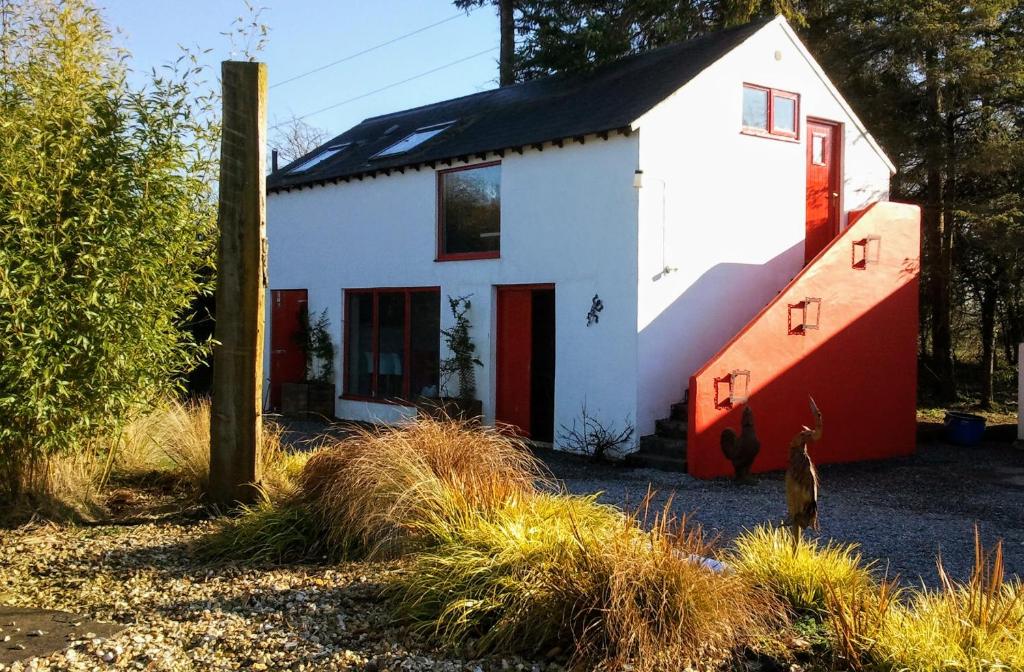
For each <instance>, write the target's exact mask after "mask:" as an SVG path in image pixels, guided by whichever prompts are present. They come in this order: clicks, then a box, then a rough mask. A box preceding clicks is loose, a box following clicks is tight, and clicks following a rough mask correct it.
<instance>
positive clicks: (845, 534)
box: [544, 444, 1024, 585]
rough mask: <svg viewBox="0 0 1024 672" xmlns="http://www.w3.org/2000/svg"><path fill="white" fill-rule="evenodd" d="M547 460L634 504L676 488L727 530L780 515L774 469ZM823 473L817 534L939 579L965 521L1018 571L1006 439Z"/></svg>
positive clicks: (956, 565) (1021, 522)
mask: <svg viewBox="0 0 1024 672" xmlns="http://www.w3.org/2000/svg"><path fill="white" fill-rule="evenodd" d="M544 459H545V461H546V462H547V463H548V466H549V467H550V468H551V470H552V471H553V472H554V474H555V476H556V477H558V478H559V479H561V480H563V481H564V483H565V485H566V487H567V488H568V489H569V490H570V491H571V492H574V493H579V494H585V493H593V492H602V493H604V494H603V495H602V496H601V499H602V501H605V502H608V503H611V504H616V505H619V506H624V507H627V508H629V507H630V506H633V507H635V506H636V504H637V502H638V500H639V499H640V498H641V497H643V495H644V494H645V493H646V491H647V487H648V485H650V486H651V487H652V488H653V489H655V490H657V491H658V497H657V500H656V501H657V502H658V503H659V504H661V503H663V502H664V498H665V497H666V496H667V495H668V494H669V493H670V492H674V493H675V500H674V503H673V509H674V510H675V511H676V512H677V513H679V514H683V513H688V514H691V519H693V520H696V521H699V522H700V523H702V524H703V525H704V526H705V528H706V529H709V530H711V531H714V532H715V533H718V534H721V535H722V537H723V538H726V539H728V538H729V537H732V536H734V535H736V534H737V533H738V532H740V531H741V530H742V529H744V528H746V527H752V526H754V525H757V524H759V523H763V522H776V523H780V522H782V520H783V519H784V518H785V516H786V499H785V490H784V484H783V475H782V473H774V474H764V475H761V476H760V477H759V482H758V483H757V484H756V485H750V486H739V485H735V484H734V483H732V482H731V481H728V480H724V479H718V480H712V481H700V480H697V479H694V478H692V477H690V476H688V475H686V474H674V473H669V472H661V471H655V470H651V469H634V470H630V469H625V468H618V467H612V466H597V465H591V464H590V463H588V462H585V461H582V460H580V459H579V458H574V457H570V456H565V455H562V454H557V453H550V452H547V453H545V455H544ZM819 471H820V481H821V497H820V513H821V516H820V523H821V530H820V534H821V536H822V537H825V538H829V537H831V538H833V539H836V540H842V541H847V542H856V543H858V544H860V546H861V549H862V551H863V553H864V555H865V557H867V558H869V559H873V560H877V561H879V563H881V566H882V567H883V568H884V567H885V566H886V563H888V568H889V574H890V575H893V574H899V575H900V576H901V577H902V578H903V579H904V580H905V581H908V582H913V583H916V582H918V581H919V577H920V579H923V580H924V581H925V582H926V583H927V584H929V585H935V584H936V583H937V581H938V577H937V573H936V569H935V555H936V553H937V552H938V551H940V550H941V552H942V558H943V563H944V565H945V567H946V570H947V571H949V572H950V573H951V574H952V575H953V576H956V577H965V576H966V575H967V574H968V573H969V572H970V569H971V566H972V564H973V529H974V525H975V523H977V524H978V526H979V528H980V530H981V533H982V538H983V540H984V541H985V543H986V544H990V543H993V542H994V541H995V540H996V539H998V538H1002V539H1003V543H1004V553H1005V561H1006V570H1007V573H1008V574H1010V573H1015V574H1017V575H1018V576H1024V451H1021V450H1015V449H1014V448H1012V447H1009V446H1008V445H1007V444H986V445H984V446H982V447H979V448H958V447H953V446H948V445H943V444H937V445H927V446H922V447H920V448H919V450H918V453H917V454H916V455H914V456H912V457H909V458H901V459H894V460H887V461H883V462H862V463H857V464H846V465H826V466H823V467H821V468H820V469H819Z"/></svg>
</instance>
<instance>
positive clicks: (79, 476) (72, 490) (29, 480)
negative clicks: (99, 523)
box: [0, 447, 104, 521]
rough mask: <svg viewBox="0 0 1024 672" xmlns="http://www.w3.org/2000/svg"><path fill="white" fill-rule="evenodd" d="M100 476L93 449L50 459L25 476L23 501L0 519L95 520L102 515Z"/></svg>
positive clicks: (99, 462)
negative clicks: (37, 517)
mask: <svg viewBox="0 0 1024 672" xmlns="http://www.w3.org/2000/svg"><path fill="white" fill-rule="evenodd" d="M102 475H103V457H102V455H100V454H99V453H98V452H97V451H96V450H95V449H94V448H93V447H88V448H86V449H85V450H83V451H81V452H76V453H65V454H60V455H54V456H52V457H50V458H48V459H47V460H45V461H43V462H40V463H38V464H37V465H34V467H33V468H32V469H31V470H29V472H28V473H27V474H25V481H24V484H23V486H22V487H23V488H24V493H25V497H26V501H25V502H24V504H22V505H20V506H18V507H17V508H16V509H14V510H9V511H4V512H3V515H2V516H0V519H5V520H6V519H7V518H10V520H12V521H21V520H24V519H26V518H28V517H30V516H32V515H37V516H41V517H43V518H47V519H51V520H93V519H96V518H98V517H100V516H102V515H103V513H104V508H103V497H102V496H101V492H100V491H101V488H100V483H101V480H102ZM25 507H28V508H25Z"/></svg>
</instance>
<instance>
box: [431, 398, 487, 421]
mask: <svg viewBox="0 0 1024 672" xmlns="http://www.w3.org/2000/svg"><path fill="white" fill-rule="evenodd" d="M416 407H417V408H418V409H419V411H420V413H422V414H424V415H426V416H429V417H431V418H437V419H443V418H446V417H447V418H451V419H453V420H473V421H479V420H480V418H481V417H482V416H483V414H484V402H482V401H480V400H479V399H459V398H458V397H440V398H430V397H420V400H419V402H418V403H417V404H416Z"/></svg>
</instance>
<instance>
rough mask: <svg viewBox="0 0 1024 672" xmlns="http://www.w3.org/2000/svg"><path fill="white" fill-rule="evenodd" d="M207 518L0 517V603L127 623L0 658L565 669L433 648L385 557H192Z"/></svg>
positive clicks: (30, 666)
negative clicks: (43, 521)
mask: <svg viewBox="0 0 1024 672" xmlns="http://www.w3.org/2000/svg"><path fill="white" fill-rule="evenodd" d="M208 530H209V524H208V523H202V522H201V523H192V524H188V525H177V524H161V525H140V526H134V527H98V528H87V529H82V528H73V527H57V526H46V527H36V528H20V529H17V530H14V531H7V530H0V604H2V605H6V606H22V607H29V606H31V607H40V608H46V609H58V610H62V611H68V612H72V613H76V614H83V615H87V616H89V617H91V618H94V619H96V620H99V621H105V622H116V623H118V624H121V625H123V626H125V628H124V630H123V631H121V632H119V633H117V634H115V635H113V636H111V637H101V636H97V635H96V633H90V632H87V631H81V632H77V633H75V636H74V637H69V642H68V644H69V646H70V648H68V649H67V650H66V651H60V652H58V653H55V654H53V655H51V656H49V657H45V658H31V659H29V660H27V661H22V662H16V663H14V664H13V665H11V666H10V667H5V666H4V665H3V664H0V670H3V671H5V672H6V670H11V671H12V672H13V671H19V672H20V671H21V670H107V669H111V670H112V669H128V670H133V669H137V670H171V671H179V670H180V671H184V670H189V671H191V670H196V671H199V670H238V669H244V670H348V669H358V670H367V671H368V672H383V671H384V670H396V671H397V670H401V671H409V672H411V671H416V670H443V671H450V672H455V671H458V670H466V671H472V672H483V671H485V670H506V671H513V670H523V671H531V672H533V671H538V672H539V671H540V670H542V669H552V670H554V669H559V670H560V669H561V667H559V666H557V665H555V664H551V665H545V664H543V663H540V664H538V663H532V662H529V661H524V660H522V659H519V658H515V657H511V656H509V657H504V658H500V657H499V658H488V659H482V660H471V659H467V658H459V657H458V656H455V655H446V654H444V653H441V652H438V651H436V650H433V649H432V647H430V646H429V645H428V644H427V643H426V642H424V641H423V640H422V639H420V638H419V637H417V636H415V635H413V634H410V633H409V632H408V631H407V629H405V628H403V627H399V626H397V625H396V624H394V623H392V621H391V617H390V615H389V613H388V612H387V611H386V610H385V608H384V605H383V604H382V603H381V600H380V588H381V586H382V585H383V583H384V581H386V579H387V577H388V575H389V574H391V573H392V572H395V571H399V566H398V565H396V564H394V563H368V562H363V563H349V564H340V565H332V566H329V567H328V566H319V565H289V566H284V567H281V566H271V565H266V566H259V565H244V566H239V565H235V564H231V563H214V564H210V563H202V562H199V561H197V560H196V559H195V558H193V557H192V554H191V550H190V548H191V545H192V543H193V542H194V541H195V540H196V539H197V538H198V537H199V536H200V535H201V534H203V533H204V532H206V531H208ZM2 625H7V624H6V623H5V624H2Z"/></svg>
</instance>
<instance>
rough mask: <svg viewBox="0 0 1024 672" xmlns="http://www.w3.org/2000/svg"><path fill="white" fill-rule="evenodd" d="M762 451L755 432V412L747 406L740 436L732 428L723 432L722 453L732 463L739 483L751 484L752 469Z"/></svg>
mask: <svg viewBox="0 0 1024 672" xmlns="http://www.w3.org/2000/svg"><path fill="white" fill-rule="evenodd" d="M760 451H761V442H760V441H758V440H757V434H756V433H755V432H754V412H753V411H752V410H750V406H746V407H744V409H743V419H742V420H741V421H740V433H739V436H737V435H736V432H735V431H734V430H733V429H732V427H726V428H725V429H723V430H722V453H723V454H724V455H725V458H726V459H727V460H729V461H730V462H732V466H733V469H734V470H735V471H736V482H737V483H750V482H751V480H752V479H751V477H750V467H752V466H753V464H754V460H755V459H756V458H757V454H758V453H759V452H760Z"/></svg>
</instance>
